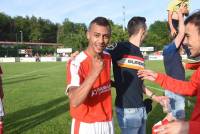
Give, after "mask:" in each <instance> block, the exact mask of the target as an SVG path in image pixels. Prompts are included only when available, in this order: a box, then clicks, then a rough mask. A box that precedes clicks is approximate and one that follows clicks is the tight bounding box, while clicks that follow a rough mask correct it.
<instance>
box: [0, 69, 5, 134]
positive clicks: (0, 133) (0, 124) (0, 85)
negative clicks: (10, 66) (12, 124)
mask: <svg viewBox="0 0 200 134" xmlns="http://www.w3.org/2000/svg"><path fill="white" fill-rule="evenodd" d="M2 75H3V71H2V69H1V66H0V134H3V116H4V109H3V96H4V94H3V83H2Z"/></svg>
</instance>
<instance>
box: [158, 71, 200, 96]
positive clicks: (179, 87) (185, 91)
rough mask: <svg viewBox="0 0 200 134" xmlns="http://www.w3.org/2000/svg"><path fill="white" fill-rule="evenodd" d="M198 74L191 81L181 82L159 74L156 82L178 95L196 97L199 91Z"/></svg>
mask: <svg viewBox="0 0 200 134" xmlns="http://www.w3.org/2000/svg"><path fill="white" fill-rule="evenodd" d="M197 75H198V74H194V76H192V77H193V78H191V80H190V81H187V82H186V81H181V80H177V79H174V78H171V77H169V76H167V75H164V74H158V76H157V78H156V80H155V82H156V83H158V84H159V85H160V86H161V87H163V88H164V89H167V90H170V91H172V92H175V93H177V94H181V95H187V96H194V95H196V94H197V89H198V85H199V83H198V80H197V79H196V78H198V76H197Z"/></svg>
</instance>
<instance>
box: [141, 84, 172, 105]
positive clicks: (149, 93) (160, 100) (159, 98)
mask: <svg viewBox="0 0 200 134" xmlns="http://www.w3.org/2000/svg"><path fill="white" fill-rule="evenodd" d="M143 92H144V94H146V95H147V96H149V97H150V98H151V99H153V101H156V102H157V103H160V104H161V105H163V104H164V101H169V98H168V97H166V96H157V95H155V94H154V93H153V92H152V91H150V90H149V89H148V88H146V87H145V86H143Z"/></svg>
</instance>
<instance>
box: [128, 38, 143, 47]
mask: <svg viewBox="0 0 200 134" xmlns="http://www.w3.org/2000/svg"><path fill="white" fill-rule="evenodd" d="M129 42H130V43H132V44H133V45H135V46H137V47H140V44H141V41H140V37H138V36H131V37H130V38H129Z"/></svg>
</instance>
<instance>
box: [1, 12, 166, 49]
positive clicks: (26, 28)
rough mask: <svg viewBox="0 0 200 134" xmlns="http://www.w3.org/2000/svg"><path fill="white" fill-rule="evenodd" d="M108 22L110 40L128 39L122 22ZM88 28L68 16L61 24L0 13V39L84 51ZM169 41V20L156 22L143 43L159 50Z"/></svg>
mask: <svg viewBox="0 0 200 134" xmlns="http://www.w3.org/2000/svg"><path fill="white" fill-rule="evenodd" d="M109 21H110V24H111V27H112V37H111V42H110V43H111V44H112V43H114V42H118V41H124V40H127V39H128V34H127V30H126V29H125V31H124V30H123V27H122V26H121V25H118V24H114V22H113V21H112V20H109ZM147 21H148V20H147ZM86 31H87V26H86V24H84V23H74V22H72V21H70V20H69V19H65V20H64V22H63V23H62V24H59V23H53V22H51V21H50V20H48V19H43V18H41V17H39V18H37V17H35V16H31V17H29V16H26V17H22V16H16V17H11V16H9V15H7V14H5V13H2V12H0V41H14V42H20V41H21V40H23V41H25V42H45V43H62V44H64V47H70V48H72V49H73V50H82V49H84V48H85V47H86V46H87V39H86V35H85V33H86ZM22 36H23V37H22ZM169 41H170V37H169V33H168V28H167V22H166V21H156V22H154V23H153V24H151V25H150V26H149V28H148V34H147V38H146V40H145V41H144V46H154V47H155V50H160V49H162V48H163V45H165V44H167V43H168V42H169ZM1 49H2V48H1Z"/></svg>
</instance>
